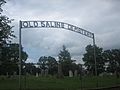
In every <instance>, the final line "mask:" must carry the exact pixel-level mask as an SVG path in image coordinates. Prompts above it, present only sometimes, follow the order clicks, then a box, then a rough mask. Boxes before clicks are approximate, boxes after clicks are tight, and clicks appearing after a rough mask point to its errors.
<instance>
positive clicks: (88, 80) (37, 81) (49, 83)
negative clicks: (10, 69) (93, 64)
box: [0, 76, 120, 90]
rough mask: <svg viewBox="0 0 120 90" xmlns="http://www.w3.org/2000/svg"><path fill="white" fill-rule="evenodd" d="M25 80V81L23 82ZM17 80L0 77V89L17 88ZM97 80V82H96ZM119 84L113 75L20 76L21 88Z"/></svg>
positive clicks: (67, 89) (63, 89)
mask: <svg viewBox="0 0 120 90" xmlns="http://www.w3.org/2000/svg"><path fill="white" fill-rule="evenodd" d="M25 81H26V83H25ZM18 82H19V80H18V77H16V78H5V77H0V90H19V84H18ZM96 82H98V83H96ZM119 84H120V79H116V77H115V76H106V77H83V78H82V80H81V79H80V78H79V77H74V78H69V77H65V78H63V79H58V78H55V77H34V76H27V77H26V80H25V78H24V77H22V89H23V90H25V89H26V90H80V89H81V88H82V89H83V88H84V89H88V88H95V87H96V86H98V87H107V86H115V85H119Z"/></svg>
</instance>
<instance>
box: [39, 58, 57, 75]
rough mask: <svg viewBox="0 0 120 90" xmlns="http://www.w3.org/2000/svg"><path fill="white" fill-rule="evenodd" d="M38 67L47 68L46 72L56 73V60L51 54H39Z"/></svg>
mask: <svg viewBox="0 0 120 90" xmlns="http://www.w3.org/2000/svg"><path fill="white" fill-rule="evenodd" d="M38 65H39V67H40V69H43V70H45V69H48V73H49V74H51V75H54V74H56V73H57V61H56V59H55V58H54V57H51V56H48V57H46V56H41V57H40V58H39V61H38Z"/></svg>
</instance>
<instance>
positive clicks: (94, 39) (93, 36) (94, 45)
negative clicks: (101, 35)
mask: <svg viewBox="0 0 120 90" xmlns="http://www.w3.org/2000/svg"><path fill="white" fill-rule="evenodd" d="M93 48H94V61H95V76H96V78H97V62H96V50H95V36H94V33H93ZM96 86H97V87H98V80H96Z"/></svg>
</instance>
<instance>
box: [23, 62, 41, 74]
mask: <svg viewBox="0 0 120 90" xmlns="http://www.w3.org/2000/svg"><path fill="white" fill-rule="evenodd" d="M24 72H25V73H26V72H27V73H29V74H31V75H36V72H37V73H39V71H38V70H37V68H36V66H35V65H34V64H33V63H26V64H25V68H24Z"/></svg>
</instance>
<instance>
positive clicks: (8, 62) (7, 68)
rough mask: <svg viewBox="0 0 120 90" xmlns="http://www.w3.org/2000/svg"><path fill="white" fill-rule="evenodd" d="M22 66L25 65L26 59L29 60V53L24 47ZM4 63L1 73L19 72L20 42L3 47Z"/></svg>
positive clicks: (0, 69)
mask: <svg viewBox="0 0 120 90" xmlns="http://www.w3.org/2000/svg"><path fill="white" fill-rule="evenodd" d="M21 54H22V66H23V65H24V63H25V61H26V60H27V57H28V55H27V53H26V52H25V51H23V48H22V52H21ZM1 61H2V64H1V68H0V73H1V74H6V72H8V73H13V72H18V63H19V44H15V43H13V44H8V45H7V46H6V47H4V48H3V52H2V59H1Z"/></svg>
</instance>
